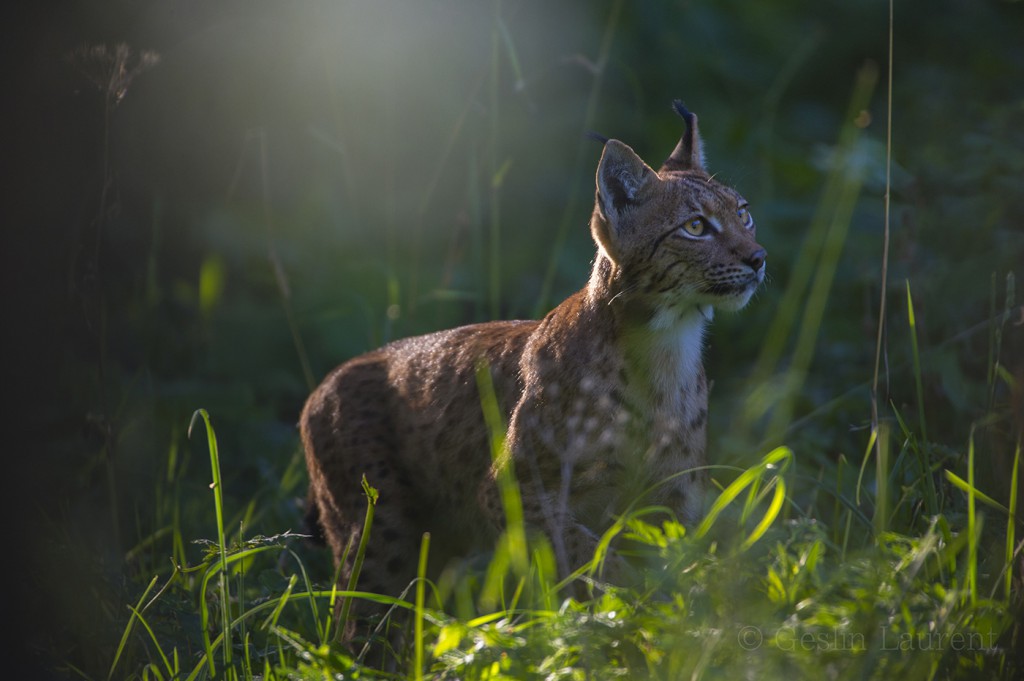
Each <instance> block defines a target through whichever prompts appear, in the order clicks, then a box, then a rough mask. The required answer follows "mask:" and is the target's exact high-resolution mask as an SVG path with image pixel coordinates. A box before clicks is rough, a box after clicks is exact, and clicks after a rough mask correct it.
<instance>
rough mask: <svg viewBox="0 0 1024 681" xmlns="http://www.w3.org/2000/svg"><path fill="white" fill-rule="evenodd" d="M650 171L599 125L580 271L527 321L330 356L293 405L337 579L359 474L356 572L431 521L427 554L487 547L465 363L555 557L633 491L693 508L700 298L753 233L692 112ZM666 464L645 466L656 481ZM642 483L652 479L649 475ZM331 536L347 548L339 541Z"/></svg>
mask: <svg viewBox="0 0 1024 681" xmlns="http://www.w3.org/2000/svg"><path fill="white" fill-rule="evenodd" d="M676 110H677V111H678V112H679V113H680V115H681V116H682V117H683V119H684V121H685V123H686V129H685V131H684V133H683V135H682V137H681V139H680V141H679V144H678V145H677V146H676V148H675V149H674V151H673V152H672V154H671V155H670V156H669V158H668V159H667V160H666V161H665V163H664V164H663V165H662V167H661V168H660V169H659V170H658V171H655V170H653V169H652V168H651V167H650V166H648V165H647V164H645V163H644V162H643V161H642V160H641V159H640V158H639V157H638V156H637V155H636V153H635V152H634V151H633V150H632V149H631V148H629V147H628V146H627V145H625V144H623V143H622V142H620V141H618V140H614V139H612V140H607V141H606V142H605V144H604V151H603V154H602V156H601V160H600V162H599V164H598V168H597V178H596V180H597V181H596V189H597V192H596V200H595V205H594V211H593V215H592V217H591V221H590V227H591V233H592V235H593V237H594V241H595V243H596V244H597V248H598V251H597V255H596V258H595V261H594V265H593V269H592V271H591V275H590V279H589V281H588V282H587V284H586V286H585V287H584V288H583V289H582V290H580V291H579V292H577V293H575V294H574V295H572V296H570V297H569V298H568V299H566V300H565V301H564V302H562V303H561V304H560V305H558V306H557V307H556V308H555V309H553V310H552V311H551V312H550V313H549V314H548V315H547V316H546V317H544V318H543V319H541V320H538V321H501V322H490V323H485V324H476V325H471V326H463V327H460V328H457V329H452V330H448V331H441V332H438V333H434V334H430V335H426V336H419V337H415V338H408V339H405V340H400V341H396V342H394V343H391V344H389V345H386V346H384V347H382V348H380V349H378V350H374V351H372V352H369V353H367V354H365V355H361V356H359V357H356V358H354V359H352V360H349V361H348V362H346V363H344V364H342V365H341V366H339V367H338V368H337V369H335V370H334V371H333V372H331V373H330V375H328V376H327V377H326V378H325V379H324V381H323V383H322V384H321V385H320V386H319V387H318V388H317V389H316V390H315V391H314V392H313V394H312V395H311V396H310V398H309V400H308V402H307V404H306V406H305V409H304V411H303V414H302V418H301V421H300V429H301V434H302V440H303V443H304V447H305V455H306V463H307V467H308V470H309V478H310V488H309V503H310V512H311V516H312V517H313V519H314V520H318V522H319V525H320V527H321V528H322V532H323V537H324V538H325V539H326V542H327V544H328V545H329V546H330V548H331V550H332V552H333V555H334V559H335V561H336V563H337V564H339V565H340V568H341V570H340V580H339V584H340V586H341V587H342V588H344V586H345V585H346V584H347V581H348V575H349V573H350V570H351V564H350V563H351V556H352V555H353V554H354V547H355V546H356V545H357V543H358V539H359V535H360V532H361V531H362V523H363V515H364V512H365V508H366V500H365V498H364V496H363V493H362V490H361V485H360V480H361V477H362V476H363V475H366V477H367V479H368V481H369V483H370V484H371V485H373V486H374V487H376V488H377V489H378V490H379V492H380V501H379V503H378V506H377V509H376V516H375V521H374V524H373V528H372V534H373V537H372V539H371V541H370V543H369V550H368V552H367V555H366V561H365V563H364V566H363V570H362V573H361V576H360V588H361V589H364V590H369V591H375V592H380V593H386V594H391V595H396V594H398V593H399V592H400V591H401V590H402V589H403V588H404V587H405V586H407V585H408V584H409V582H410V581H411V580H412V578H413V577H414V574H415V561H416V557H417V555H418V547H419V542H420V537H421V535H422V533H423V532H426V531H429V532H431V535H432V545H431V548H432V553H431V572H432V573H434V574H436V573H437V571H438V570H439V569H440V568H442V567H443V566H444V564H445V563H446V562H447V561H448V560H450V559H452V558H456V557H462V556H466V555H469V554H471V553H473V552H475V551H486V550H487V549H489V548H493V546H494V541H495V539H496V537H497V536H498V534H499V532H500V530H501V528H502V526H503V522H504V517H503V513H502V506H501V503H500V498H499V496H498V492H497V486H496V484H495V475H496V471H495V470H494V469H493V467H492V465H491V456H490V450H489V444H488V436H487V430H486V427H485V424H484V419H483V415H482V411H481V406H480V404H481V402H480V395H479V393H478V389H477V382H476V377H475V371H476V367H477V366H478V364H479V363H480V362H481V361H482V362H484V363H485V364H486V366H487V367H488V368H489V370H490V373H491V375H492V377H493V382H494V386H495V391H496V395H497V398H498V403H499V406H500V408H501V409H502V411H503V413H504V415H505V416H506V417H507V419H508V437H507V443H508V448H509V452H510V455H511V460H512V461H513V462H514V466H515V470H516V472H517V475H518V479H519V481H520V486H521V493H522V499H523V508H524V517H525V521H526V522H527V524H528V525H529V526H530V527H532V528H534V529H536V530H540V531H542V532H544V533H546V535H547V536H548V538H549V539H550V541H551V544H552V546H553V547H554V549H555V554H556V557H557V560H558V564H559V569H560V571H561V572H562V573H563V574H566V573H568V572H569V571H571V570H572V569H574V568H575V567H578V566H579V565H580V564H582V563H583V562H585V561H586V560H588V559H589V558H590V556H591V555H592V554H593V550H594V548H595V546H596V540H597V537H598V535H599V533H600V532H602V531H603V530H604V529H605V528H607V527H608V525H609V524H610V522H611V521H612V519H613V516H614V515H615V514H616V513H618V512H620V511H621V510H622V509H623V508H624V506H625V505H627V504H629V503H630V502H632V501H634V499H635V498H636V496H637V495H639V494H640V493H642V492H644V491H645V490H646V491H648V496H647V497H646V498H645V499H644V501H645V502H646V503H660V504H665V505H667V506H669V507H670V508H674V509H676V510H677V512H678V514H679V516H680V517H681V518H682V519H683V520H684V521H692V520H694V519H695V518H697V517H698V516H699V514H700V512H701V509H702V504H703V493H704V489H705V486H706V482H705V481H706V474H705V472H704V471H703V470H702V466H704V465H705V463H706V459H705V440H706V435H705V432H706V424H707V414H708V401H707V381H706V379H705V375H704V369H703V365H702V360H701V350H702V346H703V335H704V329H705V326H706V325H707V323H708V322H709V321H710V320H711V316H712V310H713V308H716V307H720V308H724V309H738V308H740V307H742V306H743V305H745V304H746V303H747V301H748V300H749V299H750V297H751V295H752V294H753V292H754V290H755V289H756V288H757V287H758V286H759V285H760V283H761V282H762V281H763V278H764V272H765V250H764V248H762V247H761V246H760V245H759V244H758V243H757V241H756V240H755V227H754V223H753V220H752V218H751V217H750V213H749V211H748V210H747V204H746V201H745V200H744V199H743V197H742V196H741V195H740V194H738V193H737V192H736V191H735V190H733V189H731V188H730V187H727V186H725V185H723V184H721V183H719V182H718V181H716V180H715V179H713V178H712V177H710V176H709V175H708V173H707V172H706V171H705V169H704V163H703V151H702V144H701V141H700V136H699V133H698V130H697V118H696V116H694V115H693V114H692V113H690V112H689V111H687V110H686V109H685V107H682V105H681V104H679V103H677V106H676ZM665 480H668V482H666V483H664V484H661V485H656V483H659V482H660V481H665ZM652 486H653V491H651V488H652ZM348 547H353V550H352V552H351V553H350V554H349V559H348V560H347V561H343V558H344V556H345V553H346V550H347V549H348Z"/></svg>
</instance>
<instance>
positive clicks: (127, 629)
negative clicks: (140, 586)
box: [107, 575, 159, 681]
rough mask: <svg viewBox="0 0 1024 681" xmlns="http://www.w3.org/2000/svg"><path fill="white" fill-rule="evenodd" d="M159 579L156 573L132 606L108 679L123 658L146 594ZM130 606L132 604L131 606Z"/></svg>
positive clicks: (112, 676) (111, 676) (112, 675)
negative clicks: (122, 654) (122, 655)
mask: <svg viewBox="0 0 1024 681" xmlns="http://www.w3.org/2000/svg"><path fill="white" fill-rule="evenodd" d="M157 579H159V575H154V576H153V579H152V580H150V582H149V586H147V587H146V589H145V591H143V592H142V596H141V597H140V598H139V601H138V603H136V604H135V607H134V608H132V616H131V617H129V618H128V624H126V625H125V628H124V633H123V634H121V642H120V643H118V645H117V651H116V652H115V653H114V661H113V662H111V663H110V671H109V672H108V673H107V679H108V681H109V680H110V679H112V678H114V670H115V669H117V662H118V660H120V659H121V653H123V652H124V646H125V644H126V643H127V642H128V637H129V636H130V635H131V633H132V628H133V627H134V625H135V620H136V619H137V618H138V611H139V608H140V607H141V606H142V602H143V601H144V600H146V596H148V595H149V592H150V591H152V590H153V587H154V586H156V580H157ZM129 607H130V606H129Z"/></svg>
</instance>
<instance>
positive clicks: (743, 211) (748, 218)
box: [736, 206, 754, 229]
mask: <svg viewBox="0 0 1024 681" xmlns="http://www.w3.org/2000/svg"><path fill="white" fill-rule="evenodd" d="M736 215H738V216H739V218H740V220H742V221H743V226H744V227H746V228H747V229H750V227H752V226H753V224H754V216H753V215H751V214H750V211H749V210H747V207H746V206H740V207H739V209H738V210H737V211H736Z"/></svg>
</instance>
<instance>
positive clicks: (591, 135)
mask: <svg viewBox="0 0 1024 681" xmlns="http://www.w3.org/2000/svg"><path fill="white" fill-rule="evenodd" d="M586 136H587V139H592V140H595V141H597V142H600V143H601V144H608V140H609V139H611V138H610V137H605V136H604V135H602V134H601V133H599V132H594V131H593V130H588V131H587V133H586Z"/></svg>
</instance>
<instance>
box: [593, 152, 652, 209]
mask: <svg viewBox="0 0 1024 681" xmlns="http://www.w3.org/2000/svg"><path fill="white" fill-rule="evenodd" d="M653 176H654V171H653V170H651V168H650V166H648V165H647V164H646V163H644V162H643V160H641V158H640V157H639V156H637V155H636V152H635V151H633V150H632V149H630V148H629V147H628V146H627V145H625V144H623V143H622V142H620V141H618V140H608V142H607V143H606V144H605V145H604V153H603V154H601V161H600V163H598V165H597V196H598V201H600V203H601V210H602V212H603V213H604V214H605V216H606V217H608V218H613V216H614V214H617V213H620V212H621V211H622V210H623V209H624V208H626V207H627V206H628V205H629V204H631V203H634V202H635V201H636V200H637V196H639V194H640V191H641V190H642V189H643V188H644V186H645V185H646V184H647V183H648V182H649V181H650V180H651V178H652V177H653Z"/></svg>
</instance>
